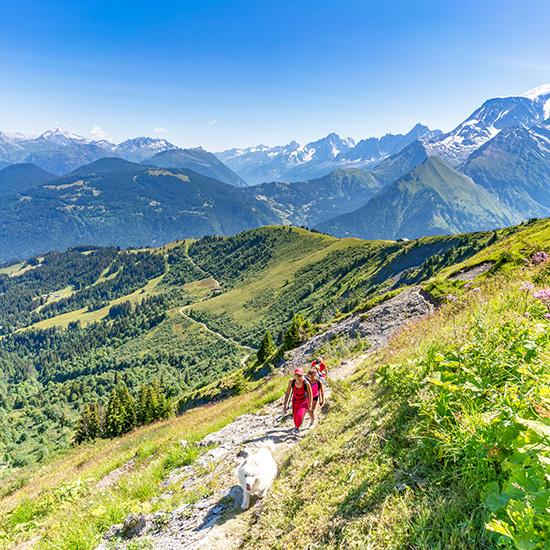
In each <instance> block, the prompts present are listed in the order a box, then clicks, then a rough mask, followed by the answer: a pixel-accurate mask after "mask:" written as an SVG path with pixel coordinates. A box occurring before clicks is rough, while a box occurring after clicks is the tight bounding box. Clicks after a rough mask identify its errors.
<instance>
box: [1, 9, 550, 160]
mask: <svg viewBox="0 0 550 550" xmlns="http://www.w3.org/2000/svg"><path fill="white" fill-rule="evenodd" d="M549 21H550V2H548V0H536V1H530V0H525V1H519V0H518V1H515V2H512V1H507V0H498V1H497V0H475V1H473V0H379V1H370V0H340V1H332V0H293V1H287V0H283V1H275V0H274V1H271V2H269V1H267V0H258V1H247V0H242V1H238V0H226V1H213V0H201V1H186V0H180V1H167V0H157V1H153V0H147V1H142V0H134V1H132V2H129V1H121V0H80V1H78V0H74V1H68V0H48V1H46V0H18V1H17V2H15V1H14V2H8V1H5V2H2V3H1V5H0V40H1V42H0V43H1V47H0V75H1V76H0V79H1V80H0V130H2V131H7V132H24V133H30V134H39V133H42V132H43V131H45V130H47V129H49V128H53V127H61V128H64V129H67V130H70V131H72V132H74V133H76V134H79V135H83V136H85V137H89V138H94V137H97V138H99V137H102V136H103V137H107V138H108V139H110V140H112V141H115V142H119V141H123V140H125V139H127V138H131V137H136V136H143V135H148V136H151V137H164V138H166V139H168V140H169V141H171V142H172V143H174V144H176V145H178V146H181V147H195V146H199V145H201V146H203V147H205V148H206V149H208V150H210V151H221V150H223V149H228V148H232V147H246V146H252V145H257V144H259V143H264V144H266V145H278V144H285V143H288V142H289V141H291V140H292V139H295V140H297V141H298V142H300V143H302V144H305V143H307V142H308V141H313V140H315V139H319V138H320V137H323V136H325V135H326V134H328V133H329V132H336V133H338V134H339V135H341V136H351V137H353V138H355V139H361V138H365V137H370V136H380V135H383V134H385V133H387V132H392V133H405V132H407V131H408V130H410V128H411V127H412V126H413V125H414V124H415V123H416V122H422V123H423V124H427V125H428V126H430V127H431V128H440V129H442V130H444V131H449V130H451V129H452V128H454V127H455V126H456V125H458V124H459V123H460V122H461V121H462V120H463V119H464V118H466V117H467V116H468V115H469V114H470V113H471V112H473V111H474V110H475V109H476V108H477V107H479V106H480V105H481V104H482V103H483V101H485V100H486V99H488V98H490V97H495V96H505V95H519V94H522V93H524V92H526V91H527V90H529V89H531V88H534V87H537V86H539V85H541V84H545V83H550V32H549V30H548V29H549Z"/></svg>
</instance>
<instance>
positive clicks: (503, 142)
mask: <svg viewBox="0 0 550 550" xmlns="http://www.w3.org/2000/svg"><path fill="white" fill-rule="evenodd" d="M459 169H460V171H461V172H463V173H464V174H466V175H468V176H470V177H471V178H472V179H473V180H474V182H475V183H477V184H478V185H480V186H482V187H484V188H485V189H486V190H488V191H489V192H491V193H493V194H494V195H496V196H497V197H498V198H499V201H500V202H501V203H503V204H505V205H506V206H507V207H508V208H510V209H511V210H512V211H514V212H516V213H517V214H518V215H519V216H520V217H521V218H523V219H528V218H531V217H533V216H537V217H546V216H549V215H550V120H546V121H544V122H543V123H541V124H539V125H537V126H533V127H532V128H523V127H521V126H514V127H513V128H505V129H504V130H502V131H501V132H500V133H499V134H497V135H496V136H495V137H494V138H493V139H491V140H490V141H488V142H487V143H485V144H483V145H482V146H481V147H480V148H479V149H477V150H476V151H474V152H473V153H472V154H471V155H470V156H469V157H468V159H467V160H466V162H464V164H462V165H461V166H460V167H459Z"/></svg>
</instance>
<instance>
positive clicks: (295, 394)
mask: <svg viewBox="0 0 550 550" xmlns="http://www.w3.org/2000/svg"><path fill="white" fill-rule="evenodd" d="M291 392H292V416H293V418H294V426H295V428H294V435H297V436H298V435H300V426H301V425H302V422H303V421H304V416H305V414H306V411H311V404H312V403H313V395H312V393H311V386H310V384H309V382H308V381H307V380H306V378H305V376H304V371H303V369H300V368H298V369H296V370H295V371H294V378H293V379H292V380H289V381H288V387H287V389H286V394H285V400H284V405H283V414H286V408H287V404H288V399H289V397H290V393H291Z"/></svg>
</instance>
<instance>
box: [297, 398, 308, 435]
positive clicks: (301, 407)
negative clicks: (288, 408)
mask: <svg viewBox="0 0 550 550" xmlns="http://www.w3.org/2000/svg"><path fill="white" fill-rule="evenodd" d="M308 407H309V404H308V400H307V399H304V400H303V401H300V402H299V403H297V407H296V414H295V415H294V425H295V426H296V427H297V428H299V427H300V426H301V425H302V422H303V421H304V416H305V415H306V411H307V409H308Z"/></svg>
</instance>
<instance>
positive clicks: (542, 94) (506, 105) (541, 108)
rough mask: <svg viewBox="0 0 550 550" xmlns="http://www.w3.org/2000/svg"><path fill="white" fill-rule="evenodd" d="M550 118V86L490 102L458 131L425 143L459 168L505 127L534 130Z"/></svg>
mask: <svg viewBox="0 0 550 550" xmlns="http://www.w3.org/2000/svg"><path fill="white" fill-rule="evenodd" d="M549 117H550V84H545V85H544V86H539V87H538V88H534V89H533V90H530V91H529V92H526V93H525V94H523V95H520V96H509V97H495V98H493V99H488V100H487V101H486V102H485V103H483V105H482V106H481V107H480V108H479V109H477V110H476V111H474V113H472V115H470V116H469V117H468V118H467V119H466V120H465V121H464V122H462V123H461V124H459V125H458V126H457V127H456V128H455V129H454V130H452V131H451V132H448V133H447V134H443V135H441V136H439V137H436V138H433V139H424V140H423V144H424V146H425V148H426V150H427V152H428V154H429V155H430V156H439V157H441V158H443V159H445V160H446V161H447V162H449V163H450V164H451V165H454V166H457V165H458V164H460V163H461V162H463V161H464V160H466V158H468V156H469V155H470V154H471V153H473V152H474V151H475V150H476V149H479V147H481V146H482V145H483V144H484V143H486V142H488V141H489V140H490V139H492V138H494V137H495V136H496V135H497V134H498V133H499V132H500V131H501V130H503V129H504V128H511V127H513V126H520V127H523V128H531V127H532V126H535V125H536V124H539V123H541V122H543V121H544V120H546V119H548V118H549Z"/></svg>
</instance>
